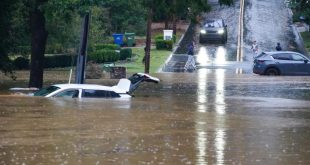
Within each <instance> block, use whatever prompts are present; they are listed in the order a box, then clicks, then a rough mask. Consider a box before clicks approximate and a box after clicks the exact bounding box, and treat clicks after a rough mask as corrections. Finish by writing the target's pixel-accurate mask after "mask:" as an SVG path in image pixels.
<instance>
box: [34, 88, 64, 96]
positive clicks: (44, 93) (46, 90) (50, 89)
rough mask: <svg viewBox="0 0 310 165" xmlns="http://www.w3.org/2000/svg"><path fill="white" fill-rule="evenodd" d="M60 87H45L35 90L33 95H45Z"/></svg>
mask: <svg viewBox="0 0 310 165" xmlns="http://www.w3.org/2000/svg"><path fill="white" fill-rule="evenodd" d="M58 89H60V88H59V87H56V86H49V87H47V88H42V89H41V90H39V91H37V92H35V93H34V94H33V95H34V96H46V95H48V94H50V93H52V92H54V91H56V90H58Z"/></svg>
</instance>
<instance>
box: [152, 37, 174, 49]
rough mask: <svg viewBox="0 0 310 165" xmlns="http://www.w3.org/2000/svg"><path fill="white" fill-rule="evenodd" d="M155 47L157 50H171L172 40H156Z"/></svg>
mask: <svg viewBox="0 0 310 165" xmlns="http://www.w3.org/2000/svg"><path fill="white" fill-rule="evenodd" d="M155 44H156V49H157V50H172V47H173V41H172V40H163V39H161V40H159V39H158V40H156V41H155Z"/></svg>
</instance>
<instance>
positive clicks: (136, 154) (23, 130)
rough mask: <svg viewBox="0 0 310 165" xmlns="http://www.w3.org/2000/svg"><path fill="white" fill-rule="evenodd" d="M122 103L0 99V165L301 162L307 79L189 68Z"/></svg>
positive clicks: (308, 150) (309, 95) (307, 146)
mask: <svg viewBox="0 0 310 165" xmlns="http://www.w3.org/2000/svg"><path fill="white" fill-rule="evenodd" d="M155 76H157V77H159V78H160V79H161V82H160V83H159V84H155V85H154V84H142V85H141V86H140V87H139V89H138V90H137V91H136V93H135V97H133V98H131V99H127V100H126V99H125V100H122V99H84V100H78V99H52V98H49V99H47V98H39V97H19V96H1V97H0V117H1V120H0V123H1V125H0V131H1V133H0V139H1V140H0V164H25V165H26V164H175V165H178V164H197V165H205V164H281V165H283V164H309V163H310V158H309V154H310V142H309V136H310V129H309V127H310V125H309V123H310V122H309V121H310V113H309V107H310V101H309V100H310V83H309V82H310V77H265V76H257V75H253V74H243V75H238V74H235V75H233V74H227V73H226V71H225V70H222V69H217V70H207V69H199V70H198V71H197V73H163V74H157V75H155Z"/></svg>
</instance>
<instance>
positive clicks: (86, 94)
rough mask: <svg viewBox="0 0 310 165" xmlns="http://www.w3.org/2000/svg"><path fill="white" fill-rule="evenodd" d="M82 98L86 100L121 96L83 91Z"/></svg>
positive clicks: (108, 92)
mask: <svg viewBox="0 0 310 165" xmlns="http://www.w3.org/2000/svg"><path fill="white" fill-rule="evenodd" d="M82 97H87V98H116V97H121V96H120V95H119V94H118V93H116V92H114V91H105V90H93V89H85V90H83V93H82Z"/></svg>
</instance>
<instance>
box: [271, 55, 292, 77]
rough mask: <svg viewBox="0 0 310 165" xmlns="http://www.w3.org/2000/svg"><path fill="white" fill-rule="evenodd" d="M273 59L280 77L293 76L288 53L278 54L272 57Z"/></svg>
mask: <svg viewBox="0 0 310 165" xmlns="http://www.w3.org/2000/svg"><path fill="white" fill-rule="evenodd" d="M272 57H273V58H274V59H275V64H274V65H275V66H276V67H277V68H278V69H279V70H280V74H282V75H290V74H293V72H294V71H293V70H294V65H293V64H292V60H291V54H289V53H278V54H274V55H272Z"/></svg>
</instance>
